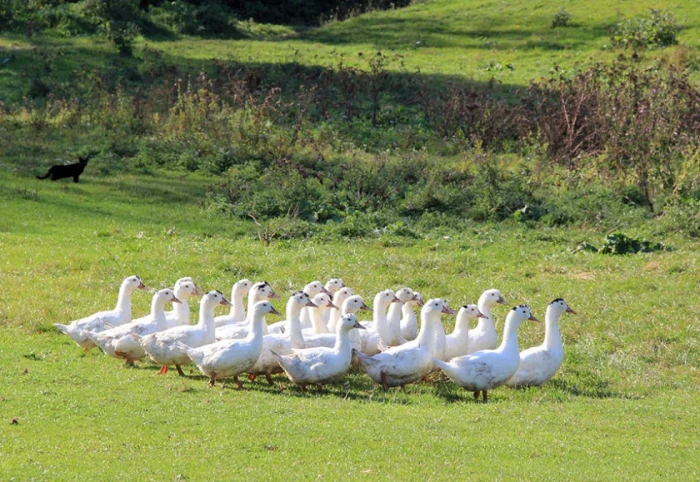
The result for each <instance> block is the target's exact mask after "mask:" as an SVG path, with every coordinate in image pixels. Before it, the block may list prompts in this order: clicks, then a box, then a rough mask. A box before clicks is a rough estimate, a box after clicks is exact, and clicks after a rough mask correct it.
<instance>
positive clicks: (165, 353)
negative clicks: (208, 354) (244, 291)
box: [129, 291, 231, 376]
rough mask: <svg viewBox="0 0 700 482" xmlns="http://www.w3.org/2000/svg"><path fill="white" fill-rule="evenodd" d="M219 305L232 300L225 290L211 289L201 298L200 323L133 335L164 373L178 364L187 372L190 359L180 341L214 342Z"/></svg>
mask: <svg viewBox="0 0 700 482" xmlns="http://www.w3.org/2000/svg"><path fill="white" fill-rule="evenodd" d="M218 305H226V306H230V305H231V303H229V301H228V300H227V299H226V298H225V297H224V295H223V293H222V292H221V291H210V292H209V293H207V294H206V295H204V296H203V297H202V299H201V300H200V301H199V323H197V324H196V325H186V326H176V327H175V328H170V329H169V330H165V331H161V332H158V333H153V334H151V335H147V336H144V337H141V336H139V335H135V334H131V335H129V336H130V337H132V338H134V339H135V340H136V341H138V342H139V343H140V344H141V346H142V347H143V349H144V350H145V351H146V353H147V354H148V356H149V357H150V358H151V360H153V361H154V362H155V363H157V364H158V365H160V366H161V369H160V374H161V375H165V374H166V373H168V366H170V365H175V368H177V373H178V374H179V375H180V376H185V373H184V372H183V371H182V368H181V366H182V365H184V364H186V363H189V362H190V359H189V357H188V356H187V353H185V352H184V351H182V349H181V348H180V347H179V346H178V345H177V343H178V342H179V343H183V344H185V345H187V346H189V347H191V348H197V347H200V346H202V345H208V344H210V343H214V341H216V339H215V337H214V309H215V308H216V307H217V306H218Z"/></svg>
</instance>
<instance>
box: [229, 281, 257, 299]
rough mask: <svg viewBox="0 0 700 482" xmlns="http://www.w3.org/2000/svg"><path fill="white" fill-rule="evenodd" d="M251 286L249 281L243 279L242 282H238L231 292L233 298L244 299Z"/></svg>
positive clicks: (251, 283)
mask: <svg viewBox="0 0 700 482" xmlns="http://www.w3.org/2000/svg"><path fill="white" fill-rule="evenodd" d="M251 286H253V282H252V281H250V280H249V279H245V278H243V279H242V280H238V281H236V282H235V283H234V284H233V288H232V289H231V292H232V293H233V296H241V297H245V296H247V295H248V292H249V291H250V288H251Z"/></svg>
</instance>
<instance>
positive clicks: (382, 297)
mask: <svg viewBox="0 0 700 482" xmlns="http://www.w3.org/2000/svg"><path fill="white" fill-rule="evenodd" d="M398 301H399V300H398V298H396V296H394V292H393V291H392V290H384V291H380V292H379V293H377V294H376V295H375V296H374V305H373V307H372V308H373V315H372V318H373V321H374V323H370V324H368V323H363V326H364V327H365V328H367V331H363V332H360V333H359V335H360V345H359V348H360V351H361V352H362V353H364V354H365V355H368V356H372V355H375V354H377V353H379V352H380V351H382V349H383V348H386V347H389V346H391V344H390V340H391V335H390V333H389V325H388V324H387V320H386V312H387V309H388V308H389V305H391V304H392V303H398ZM355 348H357V346H355Z"/></svg>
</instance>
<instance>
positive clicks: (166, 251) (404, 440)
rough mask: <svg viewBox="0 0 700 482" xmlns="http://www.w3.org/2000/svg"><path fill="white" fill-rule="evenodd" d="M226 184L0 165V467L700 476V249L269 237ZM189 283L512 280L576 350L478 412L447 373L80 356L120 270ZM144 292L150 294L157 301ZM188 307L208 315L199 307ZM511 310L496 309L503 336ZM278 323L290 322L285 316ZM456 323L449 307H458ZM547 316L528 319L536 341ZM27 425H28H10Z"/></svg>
mask: <svg viewBox="0 0 700 482" xmlns="http://www.w3.org/2000/svg"><path fill="white" fill-rule="evenodd" d="M209 182H211V179H207V178H203V177H197V176H183V175H179V174H173V173H165V172H163V173H160V172H156V173H155V175H153V176H146V175H137V174H129V173H122V174H119V173H117V174H113V175H111V176H109V177H107V176H105V177H102V176H99V175H95V174H91V173H88V172H86V174H85V175H84V177H83V178H81V183H80V184H78V185H74V184H72V183H69V182H55V183H50V182H48V181H46V182H43V183H40V182H39V181H35V180H34V179H32V178H30V177H28V176H17V175H15V174H12V173H6V172H3V173H0V201H1V202H0V286H2V296H0V323H2V331H1V332H0V364H1V365H0V366H2V367H3V377H4V378H3V382H2V383H1V384H0V413H2V415H3V419H2V421H1V422H2V423H3V424H4V425H3V428H2V429H1V430H0V473H2V477H3V478H4V479H10V478H13V477H14V478H15V479H16V480H29V479H37V480H51V479H75V478H91V479H107V480H114V479H138V480H171V479H176V478H178V477H179V479H181V480H182V479H184V480H212V479H217V478H218V479H248V480H260V479H282V478H285V479H316V478H319V477H320V478H326V479H340V478H352V479H376V478H388V479H411V480H419V479H428V480H455V479H457V480H459V479H465V478H467V477H469V478H475V479H480V480H492V479H496V478H498V479H518V480H521V479H532V480H535V479H537V480H541V479H559V480H561V479H579V480H584V479H585V480H609V479H628V480H639V479H661V478H664V479H668V478H671V479H676V480H692V479H696V478H698V474H699V472H700V465H699V464H700V462H699V460H700V457H699V456H700V453H699V452H700V451H699V450H698V446H697V434H698V432H699V430H700V417H698V412H697V406H698V403H699V402H700V391H699V390H698V387H700V376H699V373H698V366H700V349H699V348H700V347H699V346H698V340H699V339H700V337H699V335H700V320H699V319H698V313H700V305H699V304H698V297H697V293H698V279H700V277H699V276H698V275H699V273H698V271H699V266H698V244H697V242H696V241H695V240H691V239H686V238H684V237H683V236H680V235H677V234H674V233H673V232H672V230H667V231H662V230H660V229H659V228H658V226H655V225H654V224H653V223H650V224H649V225H648V226H646V227H641V228H635V227H633V226H627V225H626V224H625V220H621V229H622V230H623V231H625V232H627V233H628V234H630V235H634V236H648V237H653V238H654V239H655V240H661V241H664V242H665V243H667V244H668V245H669V246H671V247H672V248H673V249H672V250H670V251H665V252H661V253H654V254H640V255H629V256H604V255H598V254H591V253H575V252H574V251H573V249H572V248H574V247H575V246H576V243H577V242H579V241H583V240H587V241H589V242H591V243H593V244H596V245H598V246H600V244H601V240H602V237H603V235H604V233H602V232H598V231H596V230H595V229H588V230H584V229H568V230H564V229H556V230H555V229H538V230H534V229H528V228H525V227H522V226H517V225H510V224H508V223H502V224H500V225H486V224H466V223H465V225H464V229H463V230H461V231H451V232H445V233H440V234H439V235H438V234H434V235H431V236H429V237H427V238H426V239H419V240H415V239H405V238H385V237H379V238H376V239H368V240H343V239H325V240H324V239H319V240H308V241H298V240H297V241H279V242H273V243H272V244H271V245H270V246H265V245H263V244H261V243H260V242H259V241H257V239H255V232H254V230H253V227H252V226H251V224H250V223H241V222H238V221H233V220H227V219H224V218H221V217H218V216H216V215H213V214H208V213H207V212H206V211H205V210H203V209H202V208H201V207H200V205H201V200H202V198H203V196H204V190H205V188H206V186H207V184H208V183H209ZM130 274H138V275H139V276H141V277H142V278H143V279H144V281H145V282H146V284H147V285H148V286H149V287H150V288H153V289H158V288H162V287H165V286H168V285H172V283H174V281H175V280H176V279H177V278H179V277H181V276H187V275H189V276H192V277H194V278H195V280H196V281H197V282H198V283H199V284H200V285H201V286H202V287H203V288H204V289H206V290H210V289H220V290H222V291H224V292H229V291H230V287H231V284H232V283H233V282H234V281H235V280H237V279H239V278H241V277H248V278H251V279H254V280H262V279H265V280H267V281H269V282H270V283H271V284H272V285H273V287H274V288H275V289H276V290H277V291H278V292H279V293H280V294H281V295H282V298H283V300H281V301H280V302H278V303H276V305H277V308H278V309H281V308H283V307H284V304H285V302H286V297H287V296H288V295H289V294H291V293H292V292H293V291H294V290H296V289H299V288H300V287H301V286H303V284H304V283H305V282H308V281H310V280H312V279H321V280H325V279H327V278H329V277H332V276H340V277H342V278H343V279H344V280H345V281H346V283H347V284H348V285H350V286H352V287H354V288H355V289H356V291H357V292H358V293H360V294H362V295H363V296H365V298H366V300H367V301H368V302H370V303H371V301H372V298H373V295H374V293H376V291H378V290H379V289H382V288H386V287H391V288H399V287H401V286H405V285H407V286H411V287H413V288H415V289H418V290H420V291H421V292H422V293H424V295H425V296H427V297H436V296H441V297H444V298H446V299H447V300H448V302H449V303H450V304H451V305H452V306H453V307H458V306H460V305H462V304H465V303H467V302H475V300H476V299H477V297H478V296H479V294H480V292H481V291H483V290H485V289H488V288H491V287H497V288H499V289H500V290H501V291H502V292H503V294H504V296H505V297H506V299H507V300H508V302H509V304H510V305H513V304H518V303H528V304H530V306H531V307H532V309H533V312H534V313H535V315H536V316H538V317H541V318H543V317H544V310H545V308H546V306H547V304H548V302H549V301H551V299H553V298H556V297H559V296H562V297H564V298H566V300H567V301H568V302H569V304H570V305H571V306H572V307H573V308H574V309H575V310H577V311H578V312H579V315H578V316H567V317H565V318H564V319H563V320H562V332H563V336H564V340H565V345H566V360H565V362H564V366H563V367H562V370H561V371H560V373H559V374H558V375H557V376H556V378H555V379H554V380H552V381H551V382H550V383H549V384H548V385H547V386H545V387H543V388H541V389H540V388H537V389H529V390H510V389H497V390H494V391H493V392H492V393H491V394H490V400H489V403H488V404H486V405H484V404H477V403H475V402H474V401H473V400H472V399H471V396H470V394H468V393H465V392H464V391H462V390H461V389H458V388H457V387H455V386H454V385H452V384H451V383H450V382H447V381H444V380H439V379H436V381H435V382H434V383H432V384H426V383H420V384H417V385H413V386H410V387H409V388H408V389H407V391H406V393H403V392H401V391H399V390H390V391H389V392H387V393H384V392H383V391H382V390H381V389H377V388H376V387H374V386H372V384H371V382H370V380H369V378H368V377H366V376H365V375H363V374H359V373H355V374H353V375H351V376H349V377H348V379H347V381H346V382H345V383H339V384H336V385H332V386H329V387H328V390H327V391H326V392H324V393H320V394H319V393H315V391H312V392H311V393H309V394H306V395H305V394H302V393H301V392H300V390H299V389H297V388H296V387H294V386H292V385H291V384H289V383H288V382H287V381H286V380H285V379H284V378H283V377H278V378H276V383H275V385H274V386H272V387H269V386H268V385H267V383H266V382H264V381H260V380H258V381H255V382H252V383H251V382H246V384H245V389H244V390H242V391H238V390H236V389H235V388H233V387H234V385H233V384H231V383H229V384H226V385H225V386H224V387H221V386H217V387H215V388H213V389H210V388H208V386H207V383H206V380H205V379H204V378H203V377H201V376H199V375H198V373H196V371H195V370H194V369H186V372H187V373H188V377H186V378H179V377H178V376H177V375H176V374H175V373H169V374H168V375H167V376H159V375H158V371H157V367H155V366H154V365H152V364H149V363H142V364H141V365H140V366H138V367H137V368H125V367H124V366H122V364H120V363H119V362H117V361H115V360H113V359H111V358H107V357H105V356H103V355H102V354H101V353H100V352H98V351H95V350H93V351H91V352H89V353H87V354H83V353H82V351H81V350H80V349H79V348H78V347H77V346H76V345H74V344H73V343H72V342H71V341H70V340H69V339H68V338H67V337H65V336H63V335H61V334H60V333H59V332H58V331H57V330H55V329H54V328H53V327H52V324H53V323H55V322H66V321H70V320H71V319H74V318H78V317H80V316H83V315H87V314H90V313H92V312H94V311H97V310H100V309H105V308H111V307H112V306H113V304H114V302H115V299H116V290H117V287H118V285H119V283H120V281H121V279H122V278H124V277H125V276H127V275H130ZM150 296H151V294H150V293H142V292H139V293H136V294H135V295H134V313H135V314H138V315H141V314H144V313H146V312H147V310H148V306H149V303H150ZM193 310H194V308H193ZM506 312H507V308H506V307H500V308H496V310H495V311H494V315H495V317H496V320H497V327H498V329H499V331H500V330H501V329H502V326H503V319H504V317H505V314H506ZM273 321H274V320H273ZM444 321H445V323H446V325H447V327H448V329H449V328H451V326H452V323H453V318H451V317H444ZM543 333H544V327H543V325H541V324H539V325H538V324H535V323H529V324H526V325H525V326H523V328H522V329H521V345H522V346H523V347H524V346H531V345H533V344H535V343H540V341H541V339H542V337H543ZM13 420H16V423H12V421H13Z"/></svg>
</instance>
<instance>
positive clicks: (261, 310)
mask: <svg viewBox="0 0 700 482" xmlns="http://www.w3.org/2000/svg"><path fill="white" fill-rule="evenodd" d="M267 314H271V315H279V314H280V312H279V311H277V310H276V309H275V307H274V306H272V303H270V302H269V301H258V302H257V303H255V306H253V315H260V316H265V315H267Z"/></svg>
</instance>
